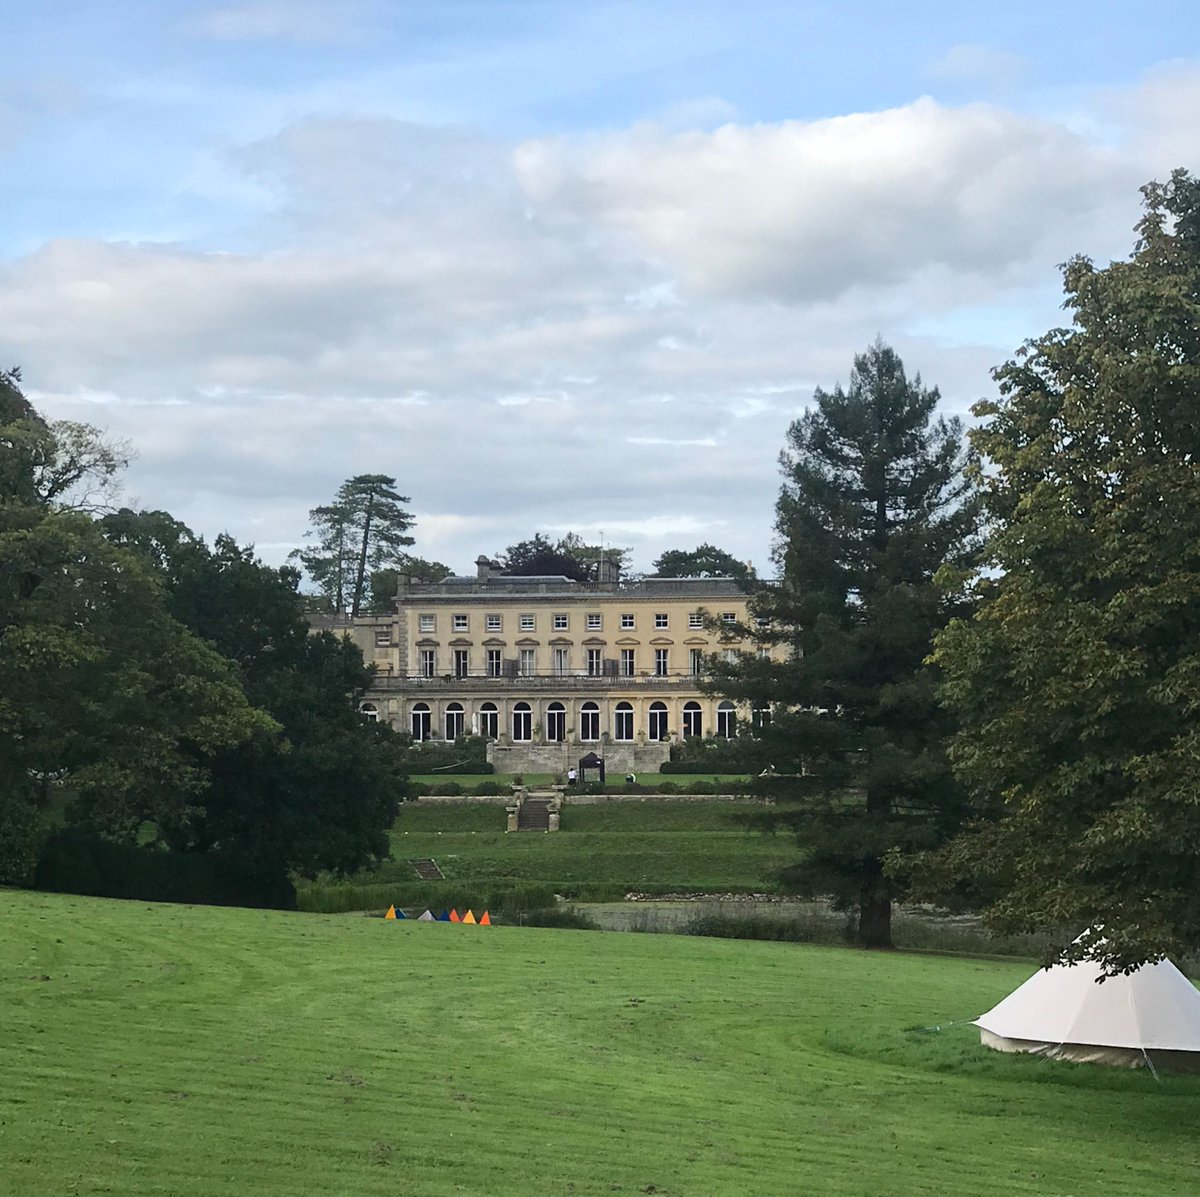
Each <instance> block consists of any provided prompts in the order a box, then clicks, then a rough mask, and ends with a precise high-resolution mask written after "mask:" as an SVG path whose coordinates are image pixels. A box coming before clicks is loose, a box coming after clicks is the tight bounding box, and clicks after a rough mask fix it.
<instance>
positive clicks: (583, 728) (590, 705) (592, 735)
mask: <svg viewBox="0 0 1200 1197" xmlns="http://www.w3.org/2000/svg"><path fill="white" fill-rule="evenodd" d="M579 738H580V739H581V740H586V741H588V742H589V743H592V742H594V741H596V740H598V739H600V708H599V707H598V706H597V705H596V704H595V703H594V702H585V703H584V704H583V706H582V707H580V709H579Z"/></svg>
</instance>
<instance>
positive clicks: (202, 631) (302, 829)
mask: <svg viewBox="0 0 1200 1197" xmlns="http://www.w3.org/2000/svg"><path fill="white" fill-rule="evenodd" d="M103 524H104V528H105V531H106V533H107V534H108V536H109V537H110V538H111V539H113V540H115V541H117V542H118V543H120V544H122V545H124V546H127V547H129V548H131V549H136V550H137V551H138V552H140V553H142V554H144V555H145V556H146V557H147V558H148V559H149V560H151V561H152V562H154V563H155V566H156V568H157V569H158V571H159V573H160V576H161V577H162V579H163V581H164V584H165V587H166V590H167V593H168V597H169V604H170V608H171V612H172V614H173V615H174V616H175V617H176V618H177V619H179V620H180V621H181V622H182V623H184V624H185V625H186V626H187V627H188V628H189V629H191V630H192V631H193V632H195V633H196V634H197V635H198V636H201V637H203V638H204V640H205V641H207V642H208V643H210V644H212V645H213V646H214V647H215V648H216V649H217V650H218V651H219V652H220V653H221V654H222V655H223V656H224V657H225V658H227V659H228V660H229V661H230V662H232V663H233V664H234V665H235V666H236V668H237V671H238V676H239V678H240V681H241V685H242V687H243V689H244V691H245V694H246V696H247V698H248V699H249V700H250V701H251V702H252V703H253V704H254V705H255V707H256V708H257V709H259V710H261V711H263V712H264V713H267V714H268V715H269V717H270V719H271V720H272V722H273V724H274V725H275V726H276V728H277V730H276V731H275V732H274V733H269V732H267V731H266V730H263V729H260V730H259V731H258V732H257V734H255V735H253V736H251V737H248V738H247V739H245V740H243V741H241V742H239V743H237V744H231V745H229V746H228V747H227V748H226V749H225V750H224V751H222V752H220V753H217V754H215V756H214V757H213V759H212V760H211V761H210V762H209V763H208V770H207V783H206V786H205V789H204V791H203V803H202V806H203V809H202V811H201V812H200V813H199V814H195V815H193V816H192V817H190V818H189V820H188V821H187V823H186V825H184V826H161V825H160V830H161V831H162V833H163V834H164V837H165V838H166V839H167V841H168V842H169V843H170V844H171V846H172V847H174V848H176V849H180V850H187V851H209V850H211V849H213V848H215V847H217V846H221V847H223V848H225V849H229V848H235V849H236V850H237V851H238V853H239V854H240V855H242V856H243V857H244V858H245V859H246V860H247V862H248V864H249V865H250V867H252V868H254V869H255V870H257V871H258V872H259V873H261V874H269V873H270V872H271V871H273V870H274V871H277V872H278V871H294V872H299V873H302V874H307V875H311V874H313V873H315V872H317V871H319V870H332V871H335V872H353V871H354V870H355V869H357V868H360V867H362V866H363V865H365V864H367V863H369V862H371V861H372V860H376V859H379V858H381V857H385V856H386V855H387V852H388V842H387V829H388V827H389V826H390V825H391V823H392V820H393V819H394V818H395V813H396V808H397V803H398V801H399V800H400V799H401V798H402V797H403V794H404V774H405V767H404V763H403V756H402V752H401V742H400V740H399V737H397V736H396V735H395V733H394V732H393V731H392V730H391V729H390V728H389V727H387V726H386V725H380V724H376V723H370V722H368V721H366V720H365V719H363V718H362V716H361V715H360V714H359V713H358V704H359V702H360V701H361V699H362V698H363V696H364V695H365V693H366V690H367V687H368V686H369V684H370V680H371V671H370V669H369V668H368V667H367V666H366V665H365V664H364V663H363V659H362V654H361V653H360V652H359V650H358V649H357V648H356V647H355V646H354V645H353V644H352V643H351V642H350V641H349V640H348V639H345V638H336V637H334V636H332V635H330V634H328V633H325V634H322V635H312V634H310V632H309V629H308V625H307V623H306V622H305V620H304V617H303V612H302V607H301V602H300V596H299V594H298V592H297V587H298V583H299V574H298V572H297V571H296V570H295V569H293V568H291V567H289V566H283V567H280V568H273V567H271V566H267V565H264V564H263V563H262V562H260V561H258V560H257V559H256V558H255V556H254V553H253V550H252V549H249V548H243V547H240V546H239V545H238V544H237V543H236V542H235V541H234V540H233V539H232V538H231V537H228V536H218V537H217V539H216V541H215V542H214V544H213V546H212V548H209V547H208V546H207V545H206V544H205V542H204V541H203V540H202V539H200V538H199V537H196V536H195V535H194V534H193V533H192V532H191V531H190V530H189V529H188V528H186V527H185V526H184V525H183V524H181V523H179V522H178V521H176V520H173V519H172V518H171V517H170V516H168V515H167V514H166V513H164V512H148V513H139V512H132V511H127V510H126V511H121V512H119V513H117V514H115V515H113V516H109V517H106V519H105V520H104V521H103Z"/></svg>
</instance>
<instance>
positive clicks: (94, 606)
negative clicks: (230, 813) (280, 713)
mask: <svg viewBox="0 0 1200 1197" xmlns="http://www.w3.org/2000/svg"><path fill="white" fill-rule="evenodd" d="M17 381H18V379H17V376H16V375H15V374H14V373H9V374H7V375H5V376H4V377H3V379H0V879H5V880H11V881H23V880H26V879H27V877H28V874H29V871H30V869H31V867H32V864H33V861H34V858H35V856H36V852H37V847H38V844H39V842H40V839H41V834H42V826H41V824H42V820H41V817H40V813H41V811H42V809H43V808H45V807H46V806H47V805H48V804H49V803H50V801H51V799H52V798H58V799H61V800H62V801H63V802H64V804H65V805H66V806H67V807H69V808H70V809H71V810H72V811H73V813H74V814H75V815H76V816H77V817H78V818H79V819H80V820H81V821H84V822H86V823H88V824H90V825H91V826H93V827H95V828H99V829H103V830H104V831H106V832H108V833H110V834H113V835H117V836H122V835H124V836H128V835H131V834H132V833H133V832H134V830H135V829H136V828H137V827H138V825H139V824H140V823H141V822H142V821H144V820H146V819H153V820H156V821H158V820H162V821H170V822H175V823H180V824H183V823H186V822H187V821H188V820H189V818H191V817H192V816H193V815H194V814H195V812H196V796H197V794H198V793H199V791H200V790H201V789H202V788H203V786H204V784H205V780H206V776H207V774H206V768H207V765H208V763H209V762H210V761H211V759H212V758H213V756H214V755H215V754H216V753H218V752H220V751H222V750H224V749H227V748H229V747H231V746H232V745H234V744H236V743H240V742H243V741H245V740H246V739H247V738H248V737H250V736H252V735H253V734H254V733H255V732H256V731H263V732H269V731H270V730H271V729H273V727H274V724H273V722H272V721H271V719H270V717H269V716H267V715H265V714H263V713H262V712H261V711H258V710H255V709H254V708H253V707H252V706H251V705H250V704H249V703H248V702H247V701H246V696H245V694H244V692H243V691H242V688H241V685H240V683H239V679H238V677H237V674H236V671H235V670H234V668H233V667H232V666H231V665H230V663H229V662H228V661H226V660H225V659H224V658H223V657H222V656H221V655H220V654H219V653H218V652H216V651H215V650H214V649H213V648H212V646H211V645H209V644H207V643H205V642H204V641H203V640H202V639H200V638H199V637H197V636H195V635H193V634H192V633H190V632H189V631H188V630H187V629H186V628H185V627H184V626H183V625H182V624H181V623H180V622H178V621H177V620H175V619H174V618H172V616H171V614H170V612H169V610H168V608H167V603H166V599H165V596H164V593H163V589H162V587H161V585H160V583H159V581H158V579H157V578H156V577H155V576H154V572H153V570H152V569H151V568H150V567H149V566H148V565H147V564H146V563H145V562H144V561H143V560H142V559H141V558H140V557H139V556H138V555H137V554H134V553H131V552H129V551H127V550H126V549H123V548H121V547H119V546H115V545H112V544H110V543H108V542H107V541H106V540H105V539H104V537H103V536H102V535H101V534H100V531H99V529H98V528H97V525H96V524H95V522H94V521H93V520H92V519H91V518H89V517H88V516H87V515H86V514H83V513H82V512H81V511H79V510H69V509H67V507H68V506H77V505H78V503H79V500H78V495H79V494H81V493H87V492H89V491H91V490H92V489H93V485H94V484H102V483H104V482H106V481H107V480H108V479H109V478H110V477H111V475H112V473H113V472H114V471H115V469H116V465H117V463H116V461H114V460H113V459H112V458H111V457H110V456H109V455H108V454H107V453H99V454H91V455H84V457H82V458H81V457H79V455H78V449H79V446H80V444H81V443H86V444H96V443H98V439H99V438H98V437H93V436H92V435H91V430H88V435H87V436H85V437H83V438H82V440H81V439H79V438H75V437H67V438H65V439H61V438H58V437H56V435H55V430H56V428H58V427H59V426H57V425H48V424H46V423H45V421H43V420H42V419H41V418H40V417H39V416H38V415H37V413H36V412H35V411H34V410H33V409H32V407H31V406H30V405H29V404H28V403H27V401H25V400H24V397H23V396H21V395H20V391H19V388H18V386H17ZM6 417H7V418H6ZM85 462H86V464H84V463H85ZM47 479H60V480H66V479H70V481H69V482H66V484H65V485H63V486H61V487H60V486H57V485H49V486H47V485H46V484H45V483H46V480H47Z"/></svg>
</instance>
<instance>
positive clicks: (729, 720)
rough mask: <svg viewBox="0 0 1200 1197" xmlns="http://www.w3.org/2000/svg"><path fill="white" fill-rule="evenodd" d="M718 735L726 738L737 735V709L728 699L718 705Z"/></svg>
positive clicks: (729, 738)
mask: <svg viewBox="0 0 1200 1197" xmlns="http://www.w3.org/2000/svg"><path fill="white" fill-rule="evenodd" d="M717 735H718V736H723V737H724V738H725V739H726V740H732V739H733V737H734V736H736V735H737V711H736V710H735V708H734V705H733V703H731V702H729V701H728V700H726V701H725V702H722V703H720V704H719V705H718V706H717Z"/></svg>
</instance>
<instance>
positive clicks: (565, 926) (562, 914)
mask: <svg viewBox="0 0 1200 1197" xmlns="http://www.w3.org/2000/svg"><path fill="white" fill-rule="evenodd" d="M500 921H501V922H504V923H511V922H517V923H519V924H520V925H521V926H522V927H558V928H559V929H561V930H567V931H599V930H600V924H599V923H598V922H596V920H595V919H594V918H592V916H591V915H590V914H588V913H587V912H586V911H583V910H579V909H577V908H576V907H574V906H547V907H544V908H542V909H541V910H530V911H526V912H524V913H523V914H521V915H519V916H518V917H517V918H515V919H514V918H512V917H504V918H502V919H501V920H500Z"/></svg>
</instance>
